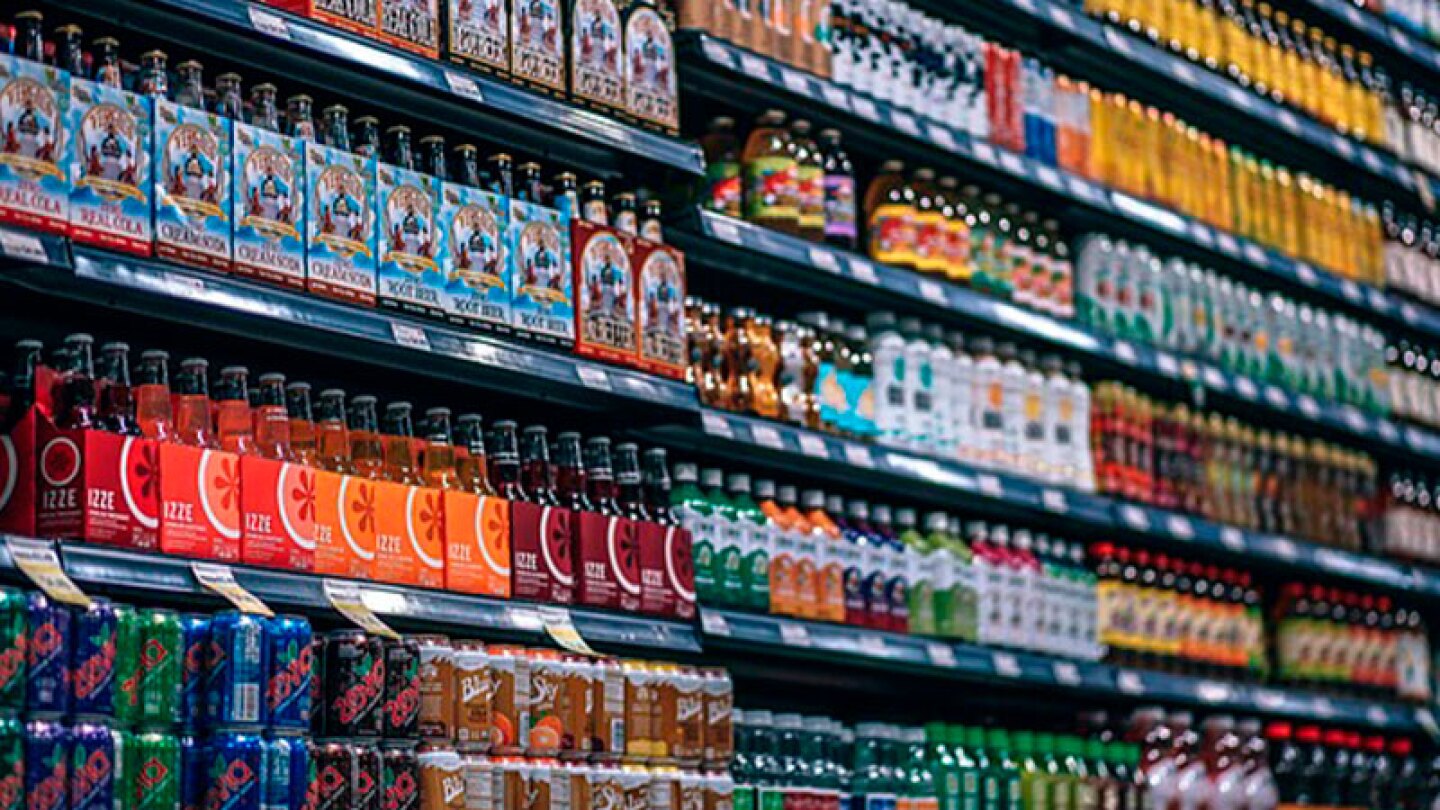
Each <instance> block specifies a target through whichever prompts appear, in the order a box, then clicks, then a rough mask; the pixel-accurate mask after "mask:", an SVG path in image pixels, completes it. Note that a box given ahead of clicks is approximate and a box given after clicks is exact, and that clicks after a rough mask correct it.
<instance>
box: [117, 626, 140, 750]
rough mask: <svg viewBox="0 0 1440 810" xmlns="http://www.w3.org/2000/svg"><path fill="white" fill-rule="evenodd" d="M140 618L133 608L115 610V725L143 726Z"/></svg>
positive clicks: (123, 726)
mask: <svg viewBox="0 0 1440 810" xmlns="http://www.w3.org/2000/svg"><path fill="white" fill-rule="evenodd" d="M140 634H141V630H140V614H139V612H138V611H136V610H135V608H133V607H131V606H129V605H116V606H115V702H114V709H115V712H114V714H115V725H116V726H117V727H120V728H130V727H131V726H134V725H135V724H136V723H139V722H140V682H141V678H140V676H141V667H140V646H141V642H140Z"/></svg>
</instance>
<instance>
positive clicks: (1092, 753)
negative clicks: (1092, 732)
mask: <svg viewBox="0 0 1440 810" xmlns="http://www.w3.org/2000/svg"><path fill="white" fill-rule="evenodd" d="M1085 758H1086V759H1088V760H1092V761H1095V762H1099V761H1100V760H1103V759H1108V757H1107V756H1106V751H1105V743H1103V742H1100V741H1099V740H1086V741H1085Z"/></svg>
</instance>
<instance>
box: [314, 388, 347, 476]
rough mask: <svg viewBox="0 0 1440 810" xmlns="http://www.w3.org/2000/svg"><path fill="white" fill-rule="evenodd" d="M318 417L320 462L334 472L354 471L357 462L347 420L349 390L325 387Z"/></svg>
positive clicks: (316, 414) (318, 461)
mask: <svg viewBox="0 0 1440 810" xmlns="http://www.w3.org/2000/svg"><path fill="white" fill-rule="evenodd" d="M315 417H316V427H315V430H316V434H317V436H316V441H315V445H316V448H315V454H316V463H317V464H318V465H319V467H320V468H321V469H324V470H329V471H330V472H333V473H339V474H340V475H353V474H354V473H355V463H354V462H353V461H352V460H351V455H350V453H351V447H350V430H349V427H348V426H347V425H346V424H345V392H344V391H342V390H340V389H339V388H327V389H325V390H324V391H321V392H320V403H319V405H318V406H317V407H316V408H315Z"/></svg>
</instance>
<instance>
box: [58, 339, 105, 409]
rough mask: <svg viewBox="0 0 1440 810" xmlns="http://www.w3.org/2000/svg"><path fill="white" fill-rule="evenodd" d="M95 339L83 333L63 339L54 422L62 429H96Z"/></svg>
mask: <svg viewBox="0 0 1440 810" xmlns="http://www.w3.org/2000/svg"><path fill="white" fill-rule="evenodd" d="M94 343H95V340H94V338H92V337H90V336H89V335H86V334H73V335H69V336H68V337H66V338H65V342H64V345H63V347H62V352H63V355H62V356H63V362H57V363H55V367H56V368H58V369H62V372H61V375H60V382H59V395H58V396H57V397H56V399H57V403H58V404H57V409H58V413H57V418H56V422H57V424H58V425H59V426H60V427H61V428H64V429H66V430H75V429H86V430H93V429H96V428H99V427H100V426H101V425H100V417H99V414H98V413H96V409H95V360H94V354H93V346H94Z"/></svg>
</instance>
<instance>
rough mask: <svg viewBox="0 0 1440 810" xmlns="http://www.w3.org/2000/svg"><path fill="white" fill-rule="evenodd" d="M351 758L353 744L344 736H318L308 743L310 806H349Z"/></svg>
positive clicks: (329, 809) (322, 809)
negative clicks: (309, 745) (320, 737)
mask: <svg viewBox="0 0 1440 810" xmlns="http://www.w3.org/2000/svg"><path fill="white" fill-rule="evenodd" d="M355 760H356V756H355V747H354V745H352V744H351V743H349V742H346V741H345V740H319V741H317V742H316V743H315V744H314V745H312V746H311V747H310V787H309V791H308V794H307V795H308V801H309V805H310V810H349V808H350V807H351V806H352V805H351V801H350V792H351V788H352V786H353V784H354V782H355V771H356V767H357V766H356V761H355Z"/></svg>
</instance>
